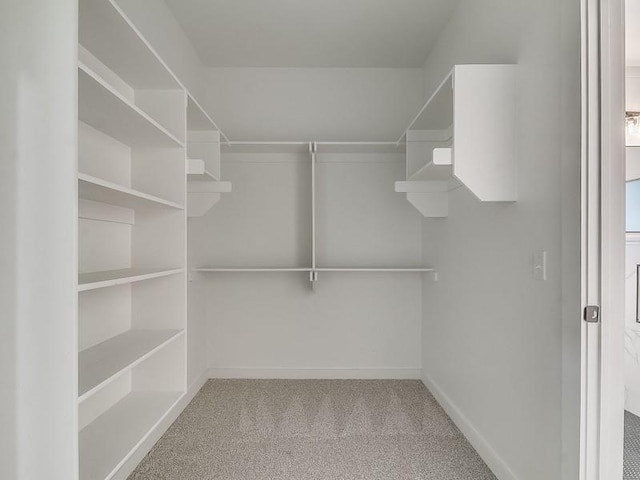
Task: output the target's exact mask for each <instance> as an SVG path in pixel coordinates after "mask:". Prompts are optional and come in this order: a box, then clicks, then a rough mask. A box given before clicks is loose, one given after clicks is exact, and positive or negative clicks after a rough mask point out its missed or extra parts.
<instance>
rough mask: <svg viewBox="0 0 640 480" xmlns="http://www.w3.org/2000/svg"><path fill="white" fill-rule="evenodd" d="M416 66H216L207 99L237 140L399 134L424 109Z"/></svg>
mask: <svg viewBox="0 0 640 480" xmlns="http://www.w3.org/2000/svg"><path fill="white" fill-rule="evenodd" d="M422 95H423V92H422V71H421V69H417V68H405V69H393V68H213V69H209V71H208V104H207V105H208V107H209V110H210V111H211V112H213V114H214V115H215V118H218V119H220V127H221V128H222V129H223V130H224V131H225V133H226V134H227V135H228V136H229V138H231V139H232V140H301V141H309V140H334V141H342V140H347V141H348V140H380V141H389V140H394V141H395V140H397V138H398V137H399V136H400V134H401V133H402V131H403V130H404V129H405V128H406V127H407V125H408V124H409V122H410V121H411V119H412V118H413V117H414V116H415V114H416V113H417V111H418V110H419V109H420V107H421V104H422V102H423V100H422Z"/></svg>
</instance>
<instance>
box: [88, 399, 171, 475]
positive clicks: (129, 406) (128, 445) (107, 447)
mask: <svg viewBox="0 0 640 480" xmlns="http://www.w3.org/2000/svg"><path fill="white" fill-rule="evenodd" d="M181 396H182V393H181V392H134V393H130V394H129V395H127V396H126V397H125V398H123V399H122V400H120V401H119V402H118V403H116V404H115V405H114V406H113V407H112V408H110V409H109V410H107V412H105V413H104V414H102V415H100V416H99V417H98V418H97V419H95V420H94V421H93V422H91V423H90V424H89V425H87V426H86V427H85V428H83V429H82V430H81V431H80V435H79V443H80V478H81V479H82V480H102V479H105V478H111V476H112V474H113V473H115V471H116V470H117V469H118V468H120V466H121V465H122V464H123V463H124V462H125V461H126V460H127V459H128V458H129V456H130V455H131V454H132V453H133V451H134V450H135V449H136V448H137V447H138V445H139V444H140V443H142V441H144V440H145V438H146V437H147V435H149V433H150V432H151V430H152V429H153V428H154V427H155V426H156V425H157V424H158V423H159V422H160V421H161V420H162V419H163V417H164V416H165V415H166V414H167V412H168V411H169V410H170V409H171V407H172V406H173V405H174V404H175V403H176V402H177V401H178V400H179V399H180V397H181Z"/></svg>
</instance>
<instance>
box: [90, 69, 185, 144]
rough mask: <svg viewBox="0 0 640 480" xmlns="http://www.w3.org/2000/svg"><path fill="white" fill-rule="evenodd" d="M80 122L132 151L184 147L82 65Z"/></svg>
mask: <svg viewBox="0 0 640 480" xmlns="http://www.w3.org/2000/svg"><path fill="white" fill-rule="evenodd" d="M78 119H79V120H80V121H81V122H84V123H86V124H88V125H91V126H92V127H93V128H95V129H97V130H100V131H101V132H103V133H105V134H106V135H109V136H110V137H113V138H115V139H116V140H118V141H119V142H122V143H124V144H125V145H129V146H131V147H183V146H184V144H183V143H182V142H180V140H178V139H177V138H176V137H174V136H173V135H172V134H171V133H169V132H168V131H167V130H166V129H165V128H164V127H162V126H161V125H160V124H159V123H158V122H156V121H155V120H154V119H152V118H151V117H150V116H149V115H147V114H146V113H144V112H143V111H142V110H140V108H138V107H137V106H136V105H135V104H133V103H131V102H130V101H129V100H128V99H126V98H125V97H124V96H122V95H121V94H120V93H118V92H117V91H116V90H115V89H114V88H112V87H111V86H110V85H109V84H108V83H107V82H106V81H105V80H103V79H102V78H101V77H100V76H99V75H98V74H97V73H95V72H93V71H92V70H91V69H90V68H88V67H86V66H85V65H83V64H82V63H79V64H78Z"/></svg>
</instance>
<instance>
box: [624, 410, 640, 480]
mask: <svg viewBox="0 0 640 480" xmlns="http://www.w3.org/2000/svg"><path fill="white" fill-rule="evenodd" d="M624 480H640V417H637V416H636V415H634V414H633V413H631V412H627V411H625V412H624Z"/></svg>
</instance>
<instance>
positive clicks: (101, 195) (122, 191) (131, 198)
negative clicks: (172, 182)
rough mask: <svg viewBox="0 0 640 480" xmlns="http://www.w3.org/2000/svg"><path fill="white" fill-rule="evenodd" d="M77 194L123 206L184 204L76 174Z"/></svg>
mask: <svg viewBox="0 0 640 480" xmlns="http://www.w3.org/2000/svg"><path fill="white" fill-rule="evenodd" d="M78 196H79V197H80V198H82V199H84V200H92V201H94V202H101V203H108V204H110V205H116V206H118V207H125V208H133V209H136V208H176V209H179V210H183V209H184V206H183V205H180V204H179V203H176V202H171V201H169V200H165V199H163V198H160V197H156V196H154V195H149V194H147V193H143V192H139V191H137V190H133V189H131V188H128V187H123V186H121V185H118V184H116V183H112V182H108V181H106V180H102V179H100V178H96V177H92V176H90V175H85V174H84V173H79V174H78Z"/></svg>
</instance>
